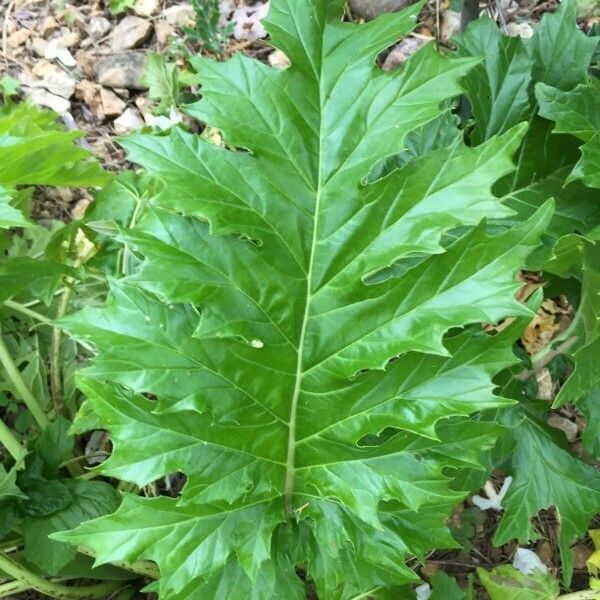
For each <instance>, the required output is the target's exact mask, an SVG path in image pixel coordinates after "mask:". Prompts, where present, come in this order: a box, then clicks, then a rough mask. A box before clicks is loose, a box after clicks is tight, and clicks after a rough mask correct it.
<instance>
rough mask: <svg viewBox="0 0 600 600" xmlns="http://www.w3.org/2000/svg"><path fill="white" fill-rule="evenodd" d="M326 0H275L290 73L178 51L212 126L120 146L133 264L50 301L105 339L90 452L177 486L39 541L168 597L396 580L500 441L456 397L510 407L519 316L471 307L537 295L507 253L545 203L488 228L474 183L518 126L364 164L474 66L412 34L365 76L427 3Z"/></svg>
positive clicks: (118, 467)
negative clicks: (391, 65) (501, 380)
mask: <svg viewBox="0 0 600 600" xmlns="http://www.w3.org/2000/svg"><path fill="white" fill-rule="evenodd" d="M342 9H343V2H342V1H341V0H335V1H333V2H331V1H325V0H310V1H307V2H301V3H299V2H295V1H294V2H292V1H291V0H274V2H272V4H271V13H270V16H269V17H268V19H267V23H268V25H267V26H268V28H269V31H270V33H271V41H272V43H273V44H274V45H275V46H277V47H279V48H280V49H281V50H282V51H283V52H285V54H286V55H287V56H288V57H289V58H290V60H291V66H290V67H289V68H288V69H286V70H275V69H271V68H269V67H267V66H265V65H264V64H262V63H259V62H257V61H254V60H251V59H249V58H247V57H243V56H242V55H236V56H234V57H233V58H232V59H231V60H230V61H228V62H213V61H210V60H208V59H200V58H198V59H193V60H194V67H195V68H196V70H197V71H198V74H199V77H200V79H201V81H202V86H203V87H202V93H203V96H202V100H201V101H200V102H198V103H196V104H194V105H191V106H190V107H188V109H187V110H188V112H189V113H190V114H191V115H192V116H194V117H196V118H198V119H199V120H201V121H203V122H205V123H207V124H209V125H210V126H214V127H217V128H219V129H220V130H221V131H222V132H223V135H224V139H225V141H226V144H227V146H226V147H225V148H221V147H218V146H215V145H213V144H211V143H209V142H207V141H206V140H203V139H202V138H201V137H200V136H197V135H193V134H190V133H187V132H185V131H183V130H182V129H180V128H174V129H173V130H171V132H170V133H169V135H166V136H152V135H135V136H132V137H129V138H126V139H124V140H123V142H122V143H123V145H124V147H125V148H126V149H127V150H128V152H129V158H130V160H132V161H134V162H137V163H139V164H140V165H142V166H143V167H145V169H146V171H147V172H148V174H149V175H150V176H152V177H154V178H156V179H157V180H159V181H161V182H162V184H163V187H162V188H161V191H160V193H159V195H158V196H157V197H156V198H154V199H153V201H152V204H151V206H148V207H147V208H146V210H145V211H144V215H142V216H141V217H140V219H138V220H136V222H135V224H134V226H133V227H132V228H121V230H120V231H119V232H118V235H117V238H118V239H119V240H121V241H122V242H123V243H125V244H126V245H127V248H128V249H129V250H130V251H131V252H132V254H134V255H135V256H136V257H137V259H138V260H139V263H140V264H139V267H138V268H137V269H136V270H135V272H134V273H133V274H132V275H131V276H129V277H126V278H124V279H119V280H115V281H112V282H111V294H110V297H109V299H108V302H107V305H106V306H105V307H104V308H101V309H96V308H93V307H87V308H85V309H84V310H82V311H80V312H79V313H77V314H75V315H71V316H69V317H67V318H65V319H63V320H62V321H61V324H62V325H63V326H65V327H67V328H69V329H70V330H71V331H73V332H74V333H75V334H76V335H78V336H81V337H83V338H87V339H89V341H90V342H91V343H93V344H94V345H95V347H96V348H97V350H98V357H97V359H96V360H94V362H93V364H92V365H91V367H89V368H88V369H87V370H86V371H84V377H85V379H82V383H81V386H82V388H84V389H85V391H86V393H87V395H88V398H89V401H90V402H91V403H92V405H93V410H94V412H95V413H96V414H97V415H98V417H99V419H100V421H101V422H102V424H103V425H104V426H105V427H106V428H107V429H109V430H110V432H111V439H112V442H113V445H114V452H113V454H112V456H111V457H110V459H109V460H108V461H106V462H105V463H103V464H102V465H101V466H100V467H99V469H98V471H99V472H102V473H105V474H110V475H111V476H117V477H119V478H121V479H124V480H128V481H132V482H136V483H138V484H141V485H144V484H146V483H149V482H151V481H154V480H156V479H158V478H160V477H162V476H164V475H167V474H170V473H173V472H176V471H180V472H183V473H184V474H185V475H186V477H187V484H186V486H185V488H184V490H183V491H182V493H181V496H180V497H179V498H167V497H159V498H140V497H136V496H131V495H126V496H125V498H124V501H123V504H122V505H121V507H120V508H119V509H118V511H117V512H115V513H114V514H113V515H109V516H107V517H102V518H101V519H98V520H95V521H91V522H89V523H87V524H84V525H82V526H80V527H78V528H77V529H75V530H74V531H72V532H67V533H62V534H60V535H58V536H54V539H59V540H62V541H69V542H71V543H73V544H81V543H85V545H87V546H91V547H92V548H93V549H94V551H95V553H96V555H97V557H98V563H99V564H102V563H106V562H110V561H114V560H120V559H124V560H129V561H135V560H138V559H141V558H146V559H150V560H154V561H156V562H157V563H158V565H159V567H160V571H161V579H160V581H159V582H158V584H157V589H158V591H159V593H160V595H161V597H162V598H165V599H174V598H190V597H208V598H210V597H235V596H241V597H245V595H249V592H248V591H249V590H252V595H251V596H250V597H252V596H254V597H256V598H270V597H277V596H285V597H292V598H301V597H305V594H306V592H305V590H304V586H303V584H302V582H301V581H300V579H299V578H298V577H297V576H296V572H295V567H296V566H299V565H301V566H303V567H304V568H305V569H306V570H307V571H308V576H309V577H310V578H311V579H312V581H314V582H315V585H316V587H317V590H318V593H319V597H322V598H324V599H327V598H335V597H339V598H343V597H344V596H341V595H340V594H345V593H346V592H345V591H344V590H348V589H353V590H355V591H357V592H358V593H362V594H364V593H367V592H369V591H370V590H372V589H373V588H379V587H383V586H395V585H403V584H405V583H407V582H409V581H414V580H415V579H416V576H415V575H414V573H413V572H412V571H411V570H410V569H409V568H408V567H407V566H405V564H404V563H405V560H406V559H407V558H408V557H409V556H413V555H414V556H417V557H424V556H425V555H426V554H427V552H428V551H429V550H430V549H431V548H432V547H454V546H456V542H455V541H454V540H453V538H452V536H451V535H450V533H449V532H448V531H447V529H446V528H445V526H444V523H445V521H446V519H447V518H448V516H449V514H450V512H451V510H452V507H453V506H454V505H455V504H456V503H457V502H458V501H460V499H462V498H463V497H464V496H465V494H466V490H465V491H456V490H455V489H453V487H454V486H453V479H452V477H453V475H454V474H455V473H456V472H457V471H459V470H460V469H462V468H465V467H467V466H468V467H475V468H477V467H479V466H480V460H481V454H482V453H483V452H485V451H487V450H489V449H491V447H492V445H493V444H494V442H495V439H496V438H497V436H498V433H499V427H498V426H496V425H490V424H487V423H483V424H482V423H479V422H477V421H476V420H473V419H472V418H470V416H471V415H474V414H476V413H478V412H479V411H481V410H484V409H487V408H494V407H501V406H505V405H507V404H509V403H511V401H510V400H508V401H507V400H506V399H504V398H501V397H499V396H498V395H496V394H495V393H494V390H495V385H494V384H493V382H492V378H493V377H494V376H495V375H496V374H497V373H498V372H499V371H500V370H502V369H503V368H505V367H506V366H508V365H510V364H512V363H513V362H514V361H515V358H514V356H513V354H512V343H513V340H514V337H515V335H514V332H512V331H505V332H502V333H499V334H497V335H488V334H486V333H485V332H483V331H482V330H481V326H480V324H481V323H482V322H485V323H488V322H497V321H499V320H501V319H503V318H505V317H507V316H519V315H525V316H529V315H531V311H530V310H529V309H527V308H526V307H524V306H523V305H522V304H520V303H519V302H518V301H517V300H516V299H515V292H516V290H517V288H518V285H519V284H518V282H517V281H516V280H515V273H516V272H517V270H518V269H519V268H520V267H521V266H522V265H523V264H524V262H525V260H526V258H527V256H528V255H529V254H530V253H531V252H532V250H534V249H535V248H536V247H537V246H538V245H539V241H540V236H541V234H542V232H543V231H544V228H545V227H546V225H547V223H548V221H549V219H550V218H551V214H552V208H551V206H550V205H549V204H547V205H545V206H543V207H542V208H541V209H540V210H539V211H538V212H537V213H536V214H534V215H533V216H532V218H531V219H530V220H529V221H527V222H526V223H524V224H523V225H521V226H517V227H514V228H510V229H508V230H507V231H505V232H504V233H502V234H501V235H497V236H492V235H490V234H489V233H488V232H487V226H486V224H485V222H483V219H484V218H485V217H493V218H498V219H499V218H502V217H506V216H508V215H509V214H510V211H509V210H507V209H506V208H505V207H503V206H502V204H501V203H500V202H499V201H498V199H497V198H496V197H495V196H494V194H493V193H492V191H491V189H492V186H493V185H494V183H495V182H496V181H497V180H498V179H499V178H501V177H504V176H506V175H507V174H509V173H510V172H511V171H512V170H513V169H514V165H513V162H512V156H513V154H514V153H515V151H516V150H517V148H518V147H519V145H520V143H521V139H522V136H523V133H524V127H523V126H516V127H514V128H511V129H509V130H508V131H506V132H505V133H504V134H502V135H500V136H495V137H492V138H491V139H490V140H488V141H486V142H485V143H484V144H481V145H480V146H478V147H477V148H467V147H465V146H464V144H461V143H452V144H450V145H449V146H447V147H442V148H439V149H437V150H435V151H434V152H432V153H429V154H427V155H426V156H422V157H416V158H412V159H411V160H409V161H408V162H406V163H405V164H403V165H402V167H401V168H400V169H398V170H395V171H393V172H391V173H390V174H388V175H387V176H385V177H383V178H379V179H376V180H375V181H372V182H371V183H367V177H368V176H369V174H370V173H371V172H372V170H373V167H374V166H375V165H378V164H380V163H381V162H382V161H384V160H385V159H386V158H387V157H389V156H392V155H395V154H400V153H401V152H403V151H405V150H407V143H406V141H405V138H406V136H407V134H408V133H409V132H410V131H413V130H416V129H419V128H421V127H423V126H425V125H426V124H427V123H429V122H431V121H433V120H435V119H437V118H440V116H441V115H442V114H444V113H445V112H447V110H448V108H447V107H448V105H449V103H450V102H451V100H452V99H453V98H454V97H455V96H456V95H458V94H459V93H460V92H461V87H460V80H461V78H462V77H463V76H464V75H465V74H466V73H467V72H468V71H469V69H470V68H472V67H473V66H474V65H475V64H477V62H478V61H477V60H472V59H460V58H458V59H457V58H454V59H451V58H448V57H444V56H442V55H440V54H438V53H437V52H436V51H435V49H434V47H433V46H432V45H429V46H426V47H424V48H423V49H421V50H420V51H419V52H418V53H416V54H415V55H414V56H413V57H412V58H411V59H410V60H409V61H408V62H407V63H406V64H405V65H404V68H403V70H402V71H401V72H396V73H387V72H383V71H381V70H380V69H379V68H378V67H377V66H376V62H375V58H376V57H377V55H378V53H379V52H380V51H381V50H382V49H383V48H386V47H388V46H389V45H390V44H391V43H393V42H394V41H395V40H396V39H397V37H398V36H399V35H401V34H402V33H406V32H408V31H409V30H410V28H411V27H412V25H413V24H414V22H415V19H416V15H417V14H418V11H419V10H420V7H419V6H418V5H416V6H411V7H410V8H409V9H407V10H405V11H404V12H401V13H395V14H387V15H384V16H382V17H381V18H380V19H378V20H376V21H373V22H370V23H367V24H365V25H360V26H359V25H355V24H351V23H343V22H341V20H340V16H341V14H342ZM248 123H252V124H253V126H252V127H248ZM231 148H243V150H235V149H231ZM457 228H461V233H460V234H456V235H455V238H457V239H456V241H455V242H454V243H452V244H445V245H443V244H442V240H443V237H444V236H445V234H446V233H447V232H449V231H455V230H456V229H457ZM471 324H475V325H474V327H469V326H470V325H471ZM462 328H466V329H465V330H464V331H463V330H462ZM149 398H152V399H149ZM424 532H426V533H427V535H424ZM303 594H304V596H303Z"/></svg>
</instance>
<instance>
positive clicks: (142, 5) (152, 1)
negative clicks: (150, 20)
mask: <svg viewBox="0 0 600 600" xmlns="http://www.w3.org/2000/svg"><path fill="white" fill-rule="evenodd" d="M158 9H159V2H158V0H137V1H136V3H135V4H134V5H133V12H134V13H135V14H136V15H137V16H138V17H151V16H152V15H154V14H156V13H157V12H158Z"/></svg>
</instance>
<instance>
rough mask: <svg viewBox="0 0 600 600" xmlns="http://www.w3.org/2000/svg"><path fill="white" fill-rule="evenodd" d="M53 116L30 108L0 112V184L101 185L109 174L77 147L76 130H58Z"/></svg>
mask: <svg viewBox="0 0 600 600" xmlns="http://www.w3.org/2000/svg"><path fill="white" fill-rule="evenodd" d="M55 119H56V115H55V114H54V113H51V112H49V111H40V110H38V109H35V108H33V107H32V106H28V105H25V107H17V108H12V107H9V110H4V111H0V162H1V164H2V170H1V171H0V185H2V186H15V185H60V186H93V185H102V184H103V183H105V182H106V181H108V179H109V175H108V173H105V172H103V171H102V169H101V168H100V166H99V164H98V162H97V161H95V160H92V159H91V153H90V152H89V151H87V150H84V149H83V148H81V147H80V146H77V145H76V144H75V143H74V141H75V140H76V139H77V138H78V137H81V135H82V134H81V133H80V132H78V131H70V132H67V131H61V130H60V129H58V128H57V126H56V125H55V124H54V121H55ZM23 121H25V122H23Z"/></svg>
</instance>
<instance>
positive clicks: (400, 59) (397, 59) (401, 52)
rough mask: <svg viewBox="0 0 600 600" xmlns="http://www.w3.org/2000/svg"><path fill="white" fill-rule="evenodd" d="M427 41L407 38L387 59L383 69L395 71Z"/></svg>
mask: <svg viewBox="0 0 600 600" xmlns="http://www.w3.org/2000/svg"><path fill="white" fill-rule="evenodd" d="M424 43H425V40H424V39H422V38H417V37H413V36H408V37H405V38H404V39H403V40H402V41H401V42H399V43H398V44H397V45H396V46H394V48H392V50H391V52H390V53H389V54H388V55H387V56H386V57H385V60H384V61H383V65H381V68H382V69H383V70H384V71H393V70H394V69H397V68H398V67H399V66H400V65H401V64H402V63H404V62H405V61H406V60H408V59H409V58H410V57H411V56H412V55H413V54H414V53H415V52H416V51H417V50H418V49H419V48H420V47H421V46H422V45H423V44H424Z"/></svg>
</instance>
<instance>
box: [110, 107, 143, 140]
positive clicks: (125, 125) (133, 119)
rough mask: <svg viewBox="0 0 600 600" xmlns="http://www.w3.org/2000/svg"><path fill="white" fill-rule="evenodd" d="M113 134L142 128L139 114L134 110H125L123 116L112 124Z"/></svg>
mask: <svg viewBox="0 0 600 600" xmlns="http://www.w3.org/2000/svg"><path fill="white" fill-rule="evenodd" d="M113 125H114V127H115V132H116V133H118V134H120V135H121V134H123V133H128V132H130V131H134V130H136V129H141V128H142V127H143V126H144V121H143V120H142V117H141V116H140V113H139V112H138V111H137V110H136V109H135V108H127V109H126V110H125V111H124V112H123V114H122V115H121V116H120V117H119V118H118V119H115V120H114V122H113Z"/></svg>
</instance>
